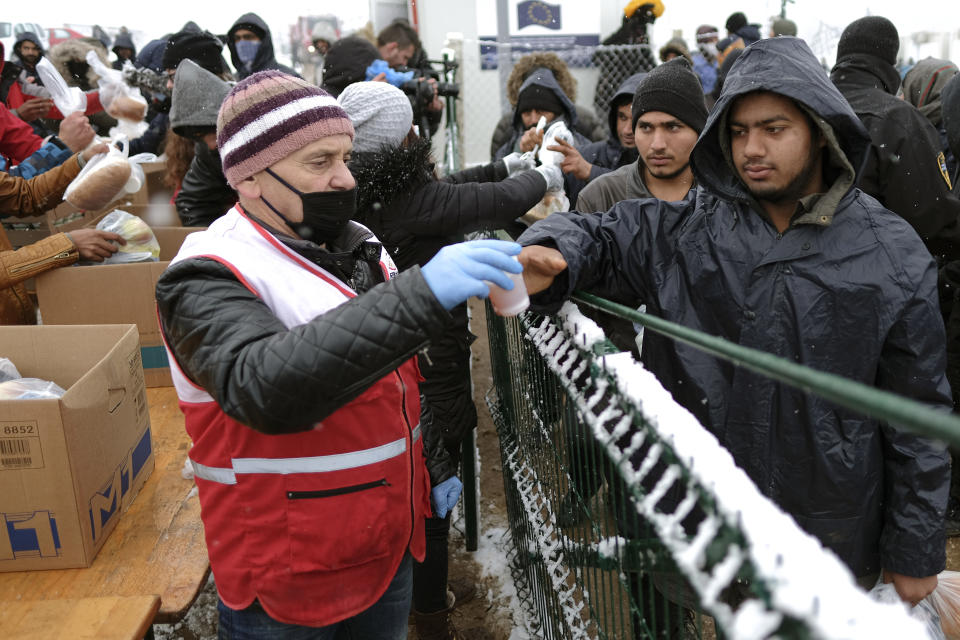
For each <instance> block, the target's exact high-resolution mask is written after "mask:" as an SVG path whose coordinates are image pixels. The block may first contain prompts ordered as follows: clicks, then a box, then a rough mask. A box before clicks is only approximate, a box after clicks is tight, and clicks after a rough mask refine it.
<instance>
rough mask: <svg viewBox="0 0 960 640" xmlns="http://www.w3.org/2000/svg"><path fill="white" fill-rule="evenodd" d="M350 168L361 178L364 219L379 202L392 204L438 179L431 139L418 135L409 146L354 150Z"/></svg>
mask: <svg viewBox="0 0 960 640" xmlns="http://www.w3.org/2000/svg"><path fill="white" fill-rule="evenodd" d="M350 172H351V173H352V174H353V177H354V178H355V179H356V181H357V220H358V221H359V222H360V223H362V224H365V222H364V220H365V219H366V218H367V216H368V215H369V214H370V213H371V212H373V211H374V209H375V208H376V207H377V206H378V205H379V206H380V207H386V206H389V205H390V203H391V202H392V201H393V200H394V199H395V198H398V197H401V196H406V195H409V194H410V193H412V192H414V191H416V190H417V189H418V188H419V187H420V186H421V185H424V184H426V183H427V182H430V181H432V180H435V179H436V174H435V172H434V162H433V156H432V149H431V145H430V141H429V140H425V139H423V138H418V139H417V140H416V141H415V142H413V143H412V144H410V145H408V146H401V147H394V148H383V149H381V150H380V151H376V152H364V153H354V154H353V155H352V156H351V158H350Z"/></svg>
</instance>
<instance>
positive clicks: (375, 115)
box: [337, 82, 413, 153]
mask: <svg viewBox="0 0 960 640" xmlns="http://www.w3.org/2000/svg"><path fill="white" fill-rule="evenodd" d="M337 100H338V102H340V106H341V107H343V110H344V111H346V112H347V115H348V116H349V117H350V120H351V122H353V128H354V131H355V132H356V133H355V135H354V138H353V150H354V151H357V152H361V153H362V152H365V151H379V150H380V149H382V148H384V147H387V148H394V147H399V146H400V145H401V144H402V143H403V140H404V139H405V138H406V137H407V134H408V133H409V132H410V126H411V125H412V124H413V108H412V107H411V106H410V100H409V99H408V98H407V96H406V94H405V93H404V92H403V91H401V90H400V89H397V88H396V87H395V86H393V85H391V84H387V83H386V82H355V83H353V84H351V85H349V86H348V87H347V88H346V89H344V90H343V93H341V94H340V97H339V98H338V99H337Z"/></svg>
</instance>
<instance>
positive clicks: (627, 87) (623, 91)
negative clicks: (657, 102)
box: [607, 72, 647, 145]
mask: <svg viewBox="0 0 960 640" xmlns="http://www.w3.org/2000/svg"><path fill="white" fill-rule="evenodd" d="M646 75H647V74H646V72H642V73H635V74H633V75H632V76H630V77H629V78H627V79H626V80H624V81H623V84H621V85H620V88H619V89H617V92H616V93H615V94H613V97H612V98H610V113H609V114H608V116H607V122H608V123H609V124H610V137H611V138H612V139H613V140H616V141H617V144H618V145H619V143H620V136H619V135H618V134H617V107H615V106H614V105H615V104H616V103H617V99H618V98H620V97H621V96H629V97H630V101H629V102H628V103H627V104H630V103H632V102H633V94H634V93H636V92H637V87H638V86H639V85H640V81H641V80H643V79H644V78H645V77H646Z"/></svg>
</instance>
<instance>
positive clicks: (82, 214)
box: [2, 202, 104, 249]
mask: <svg viewBox="0 0 960 640" xmlns="http://www.w3.org/2000/svg"><path fill="white" fill-rule="evenodd" d="M103 211H104V210H99V211H84V210H81V209H78V208H77V207H75V206H73V205H72V204H70V203H69V202H61V203H60V204H59V205H57V206H56V207H54V208H53V209H51V210H50V211H47V212H46V213H44V214H42V215H39V216H30V217H27V218H15V217H12V216H10V217H6V218H3V221H2V224H3V230H4V231H5V232H6V234H7V238H8V239H9V240H10V244H11V245H13V248H14V249H19V248H20V247H25V246H27V245H28V244H33V243H34V242H39V241H40V240H43V239H44V238H46V237H48V236H50V235H52V234H54V233H61V232H65V231H73V230H74V229H80V228H81V227H85V226H87V225H88V224H90V223H91V222H92V221H93V220H95V219H97V218H98V217H100V216H101V215H102V214H103Z"/></svg>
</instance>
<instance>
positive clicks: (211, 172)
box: [170, 58, 237, 227]
mask: <svg viewBox="0 0 960 640" xmlns="http://www.w3.org/2000/svg"><path fill="white" fill-rule="evenodd" d="M230 88H231V84H230V83H229V82H226V81H225V80H222V79H221V78H220V77H219V76H217V75H216V74H213V73H211V72H210V71H209V70H208V69H205V68H203V67H201V66H200V65H198V64H197V63H196V62H194V61H193V60H191V59H190V58H184V59H183V60H182V61H181V62H180V65H179V66H178V67H177V73H176V76H175V77H174V81H173V95H172V97H171V98H172V106H171V107H170V129H171V130H172V131H173V132H174V133H175V134H176V135H178V136H180V137H181V138H184V139H186V140H188V141H190V142H191V143H193V145H194V154H193V159H192V160H191V161H190V168H189V169H188V170H187V173H186V175H185V176H184V177H183V181H182V182H181V185H180V190H179V191H178V192H177V195H176V196H175V198H174V203H175V204H176V207H177V214H178V215H179V216H180V223H181V224H182V225H183V226H185V227H206V226H209V225H210V224H211V223H212V222H213V221H214V220H216V219H217V218H219V217H220V216H222V215H223V214H225V213H226V212H227V211H229V210H230V209H231V208H232V207H233V205H235V204H236V203H237V192H236V191H234V190H233V189H232V188H231V187H230V185H229V183H227V178H226V176H224V175H223V166H222V164H221V162H220V153H219V151H218V150H217V113H218V112H219V111H220V105H221V104H222V103H223V100H224V98H226V97H227V94H228V93H230Z"/></svg>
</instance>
